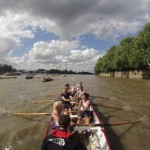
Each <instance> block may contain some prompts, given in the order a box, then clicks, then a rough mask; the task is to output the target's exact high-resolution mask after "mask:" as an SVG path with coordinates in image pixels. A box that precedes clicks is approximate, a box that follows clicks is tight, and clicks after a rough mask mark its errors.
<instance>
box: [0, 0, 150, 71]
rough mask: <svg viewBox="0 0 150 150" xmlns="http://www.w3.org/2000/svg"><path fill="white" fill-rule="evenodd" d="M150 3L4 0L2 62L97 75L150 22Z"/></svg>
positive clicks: (0, 6)
mask: <svg viewBox="0 0 150 150" xmlns="http://www.w3.org/2000/svg"><path fill="white" fill-rule="evenodd" d="M149 6H150V0H0V63H2V64H9V65H12V66H13V67H14V68H16V69H25V70H36V69H48V70H50V69H59V70H65V69H67V70H73V71H89V72H93V69H94V66H95V64H96V62H97V60H98V58H99V57H102V56H103V55H105V53H106V52H107V51H108V50H109V48H110V47H111V46H113V45H118V44H119V42H120V40H122V39H123V38H125V37H126V36H135V35H136V34H137V33H138V32H139V31H140V30H141V29H142V28H143V26H144V25H145V24H146V23H148V22H149V21H150V7H149Z"/></svg>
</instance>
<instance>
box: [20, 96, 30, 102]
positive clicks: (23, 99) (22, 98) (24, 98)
mask: <svg viewBox="0 0 150 150" xmlns="http://www.w3.org/2000/svg"><path fill="white" fill-rule="evenodd" d="M18 97H19V99H20V100H22V101H29V98H28V97H27V96H26V97H25V96H23V95H19V96H18Z"/></svg>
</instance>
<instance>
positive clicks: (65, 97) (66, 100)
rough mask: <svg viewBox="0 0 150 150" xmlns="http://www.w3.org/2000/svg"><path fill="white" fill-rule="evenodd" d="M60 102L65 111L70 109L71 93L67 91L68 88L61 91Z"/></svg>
mask: <svg viewBox="0 0 150 150" xmlns="http://www.w3.org/2000/svg"><path fill="white" fill-rule="evenodd" d="M61 102H62V104H63V109H64V110H65V111H71V110H72V104H71V103H70V102H71V95H70V93H69V92H68V89H67V88H65V89H63V92H62V93H61Z"/></svg>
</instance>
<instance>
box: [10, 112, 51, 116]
mask: <svg viewBox="0 0 150 150" xmlns="http://www.w3.org/2000/svg"><path fill="white" fill-rule="evenodd" d="M12 115H19V116H39V115H51V113H37V112H14V113H12Z"/></svg>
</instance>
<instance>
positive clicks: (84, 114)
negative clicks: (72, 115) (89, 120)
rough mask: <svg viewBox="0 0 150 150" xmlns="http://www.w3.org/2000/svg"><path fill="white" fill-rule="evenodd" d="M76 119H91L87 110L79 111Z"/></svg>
mask: <svg viewBox="0 0 150 150" xmlns="http://www.w3.org/2000/svg"><path fill="white" fill-rule="evenodd" d="M78 117H81V118H85V117H91V112H90V111H88V110H86V111H80V112H79V115H78Z"/></svg>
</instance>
